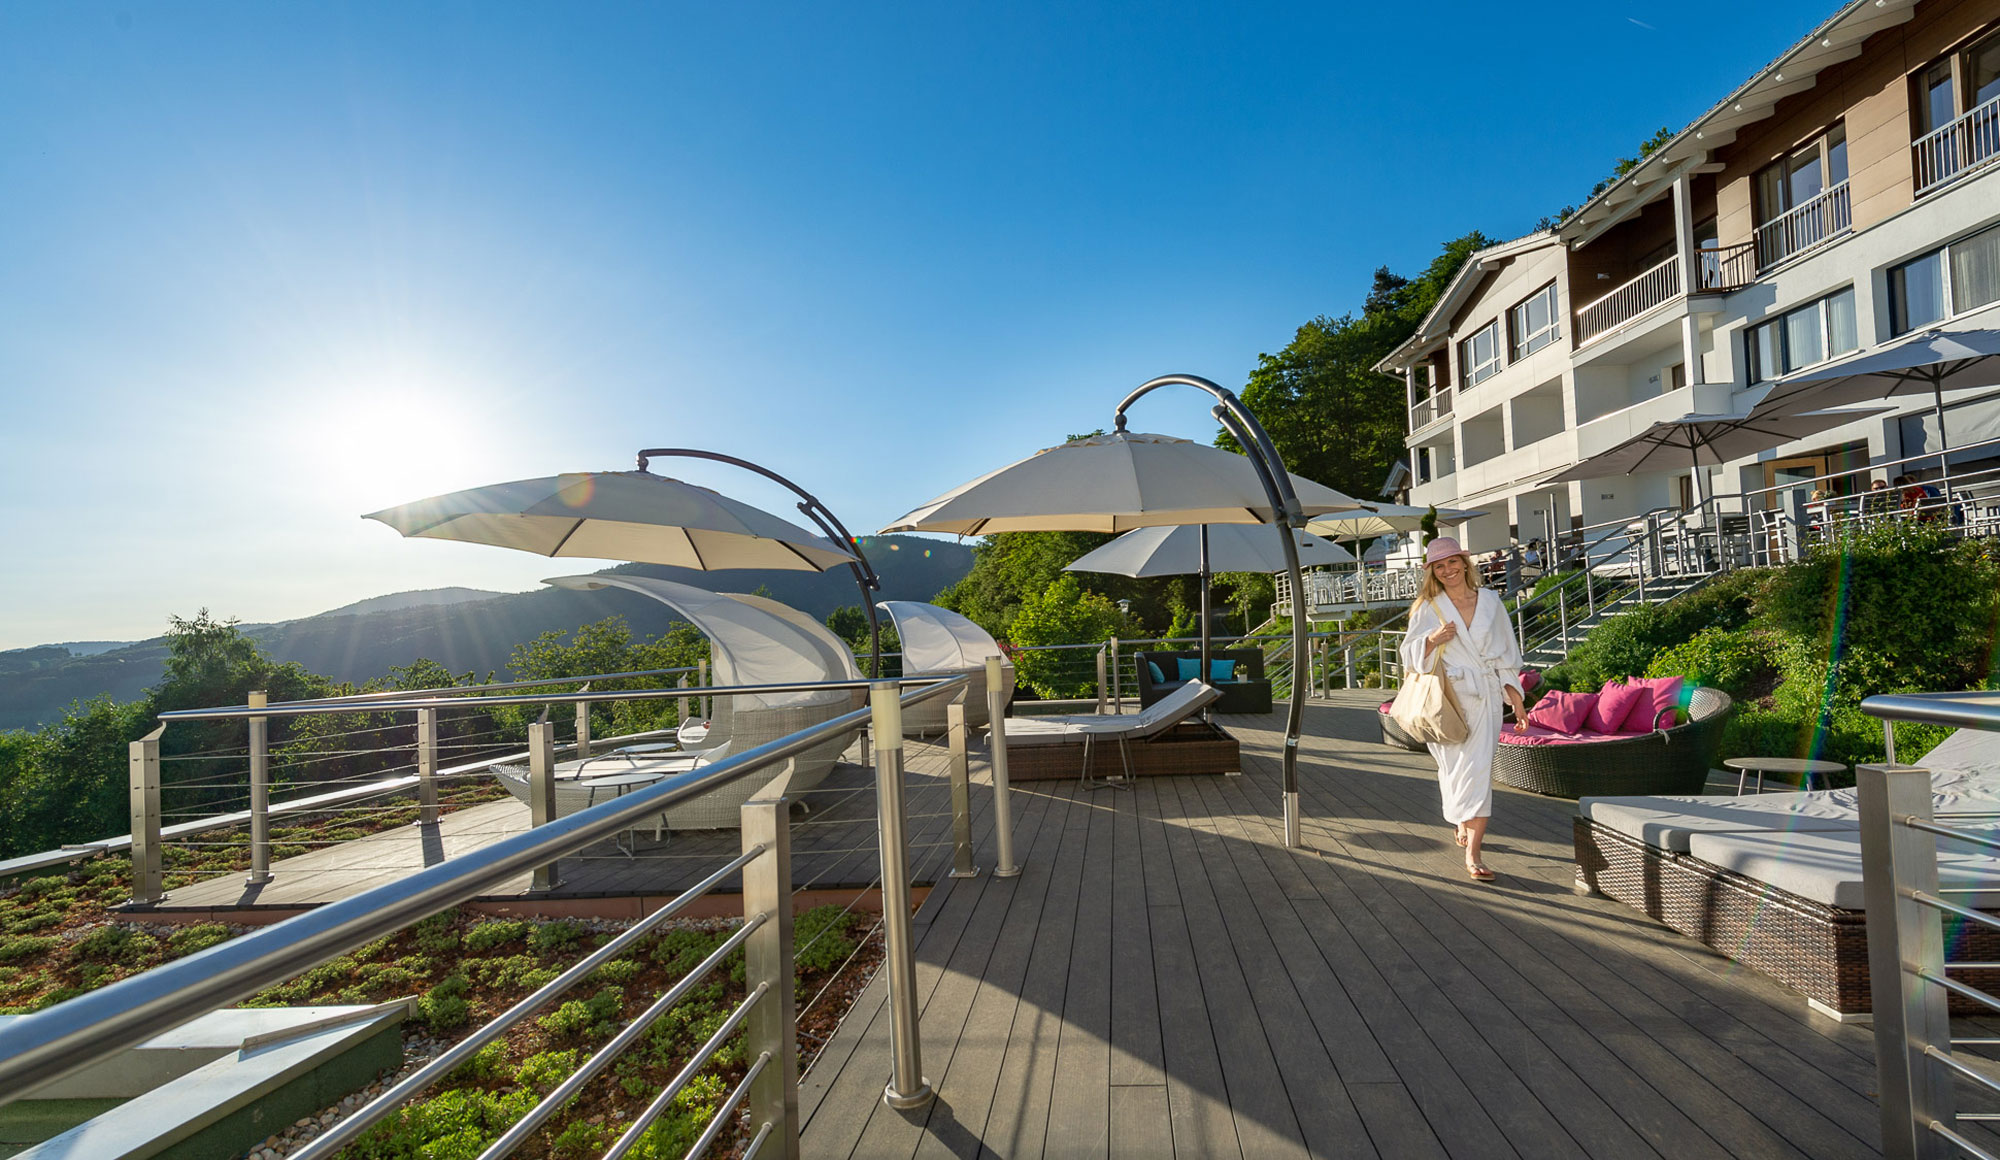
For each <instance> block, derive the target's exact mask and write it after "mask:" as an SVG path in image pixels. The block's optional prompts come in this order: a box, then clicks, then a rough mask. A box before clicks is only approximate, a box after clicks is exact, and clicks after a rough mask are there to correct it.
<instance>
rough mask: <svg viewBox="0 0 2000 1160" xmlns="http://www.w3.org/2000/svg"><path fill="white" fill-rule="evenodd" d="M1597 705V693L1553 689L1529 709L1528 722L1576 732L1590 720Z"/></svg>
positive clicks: (1559, 731) (1566, 731)
mask: <svg viewBox="0 0 2000 1160" xmlns="http://www.w3.org/2000/svg"><path fill="white" fill-rule="evenodd" d="M1596 706H1597V694H1596V693H1565V692H1563V691H1562V690H1561V689H1551V690H1550V691H1549V692H1548V693H1546V694H1544V695H1543V697H1542V699H1541V700H1539V701H1536V702H1535V707H1534V708H1532V709H1530V710H1528V724H1530V725H1540V726H1541V727H1542V728H1544V729H1552V730H1554V731H1555V732H1557V733H1574V732H1576V731H1577V730H1579V729H1581V728H1583V723H1584V722H1585V721H1588V720H1590V711H1591V710H1592V709H1593V708H1595V707H1596Z"/></svg>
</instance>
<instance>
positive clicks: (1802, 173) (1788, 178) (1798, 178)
mask: <svg viewBox="0 0 2000 1160" xmlns="http://www.w3.org/2000/svg"><path fill="white" fill-rule="evenodd" d="M1823 176H1824V175H1823V174H1822V173H1821V172H1820V167H1819V146H1818V145H1814V146H1813V147H1812V148H1810V149H1801V150H1799V151H1798V152H1797V153H1794V154H1792V159H1791V162H1790V168H1789V169H1788V170H1787V171H1786V173H1785V195H1786V197H1787V198H1789V199H1790V200H1788V201H1787V202H1786V203H1785V204H1786V205H1787V206H1797V205H1804V204H1805V203H1806V202H1809V201H1811V200H1812V199H1813V198H1816V197H1818V196H1819V195H1820V191H1821V190H1823V189H1825V188H1826V182H1825V181H1823V180H1822V177H1823Z"/></svg>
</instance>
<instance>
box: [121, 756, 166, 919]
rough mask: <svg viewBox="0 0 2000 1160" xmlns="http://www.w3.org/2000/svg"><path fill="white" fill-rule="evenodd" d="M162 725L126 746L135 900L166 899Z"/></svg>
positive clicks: (148, 901) (150, 901)
mask: <svg viewBox="0 0 2000 1160" xmlns="http://www.w3.org/2000/svg"><path fill="white" fill-rule="evenodd" d="M166 731H167V727H166V726H165V725H162V726H160V727H159V728H158V729H155V730H153V731H152V732H151V733H148V734H146V735H145V736H144V737H141V738H140V739H139V740H137V741H134V742H132V743H131V744H130V745H129V746H127V747H126V772H127V773H128V774H129V775H130V778H129V785H130V786H131V789H132V901H134V902H138V903H154V902H159V901H161V900H163V899H164V898H166V896H167V892H166V890H165V889H164V888H163V882H162V875H161V862H160V734H162V733H165V732H166Z"/></svg>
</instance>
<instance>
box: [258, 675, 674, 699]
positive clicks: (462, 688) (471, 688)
mask: <svg viewBox="0 0 2000 1160" xmlns="http://www.w3.org/2000/svg"><path fill="white" fill-rule="evenodd" d="M697 671H699V670H698V667H697V666H695V665H682V666H681V667H680V668H677V669H639V670H636V671H634V672H629V673H592V674H591V675H590V676H587V677H539V678H536V679H535V680H532V681H501V682H497V683H492V684H485V685H443V686H440V687H437V688H431V689H382V690H379V691H377V692H373V693H344V694H342V695H341V696H338V697H302V698H300V699H299V700H296V701H287V702H286V704H288V705H364V707H367V708H372V707H373V706H374V703H375V702H377V701H382V700H395V699H399V698H403V697H422V696H431V695H442V694H445V693H465V694H468V701H473V702H476V701H477V700H478V697H477V696H476V695H477V694H483V693H497V692H505V691H507V690H510V689H534V688H539V687H541V686H543V685H575V684H581V683H584V682H587V681H625V680H632V679H635V678H638V677H671V676H677V675H680V674H683V673H692V672H697Z"/></svg>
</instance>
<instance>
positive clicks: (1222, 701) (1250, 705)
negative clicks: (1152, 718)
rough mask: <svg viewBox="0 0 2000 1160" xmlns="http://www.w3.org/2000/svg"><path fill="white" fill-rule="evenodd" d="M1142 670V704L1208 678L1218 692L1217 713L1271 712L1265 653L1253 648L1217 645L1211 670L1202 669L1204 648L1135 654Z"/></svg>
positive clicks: (1155, 700) (1213, 651)
mask: <svg viewBox="0 0 2000 1160" xmlns="http://www.w3.org/2000/svg"><path fill="white" fill-rule="evenodd" d="M1132 659H1133V662H1134V664H1135V665H1136V666H1137V667H1138V670H1139V707H1140V708H1141V709H1145V708H1150V707H1151V706H1153V705H1156V704H1158V703H1160V702H1161V701H1163V700H1165V699H1166V698H1168V697H1170V696H1172V695H1173V694H1174V693H1176V692H1178V691H1180V690H1181V689H1183V688H1185V687H1187V685H1188V684H1189V683H1190V682H1205V683H1207V684H1209V685H1212V686H1214V688H1215V690H1216V692H1217V693H1218V694H1219V697H1218V698H1217V700H1216V702H1215V711H1216V712H1218V713H1269V712H1270V711H1271V682H1270V681H1268V680H1265V679H1264V654H1263V653H1262V652H1261V651H1259V650H1257V649H1254V648H1226V649H1214V650H1212V651H1211V652H1210V653H1209V666H1210V670H1211V671H1210V672H1209V673H1207V674H1203V673H1202V672H1201V650H1200V649H1181V650H1177V651H1174V652H1140V653H1134V654H1133V657H1132Z"/></svg>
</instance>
